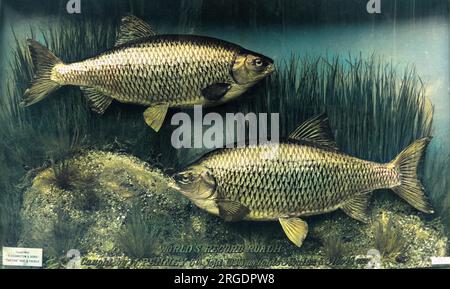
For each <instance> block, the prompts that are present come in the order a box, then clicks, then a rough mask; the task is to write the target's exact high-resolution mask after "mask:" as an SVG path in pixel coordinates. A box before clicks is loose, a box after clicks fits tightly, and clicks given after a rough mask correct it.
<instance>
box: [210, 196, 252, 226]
mask: <svg viewBox="0 0 450 289" xmlns="http://www.w3.org/2000/svg"><path fill="white" fill-rule="evenodd" d="M217 206H218V207H219V216H220V217H221V218H222V219H224V220H225V221H226V222H236V221H240V220H242V219H244V218H245V216H247V214H248V213H249V212H250V210H249V209H248V208H247V207H246V206H244V205H242V204H241V203H239V202H236V201H230V200H218V201H217Z"/></svg>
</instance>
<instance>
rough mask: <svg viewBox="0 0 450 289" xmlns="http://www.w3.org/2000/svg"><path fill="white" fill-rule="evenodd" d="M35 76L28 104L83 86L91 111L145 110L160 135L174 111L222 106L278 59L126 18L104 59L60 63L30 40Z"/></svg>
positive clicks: (25, 101) (27, 93) (26, 99)
mask: <svg viewBox="0 0 450 289" xmlns="http://www.w3.org/2000/svg"><path fill="white" fill-rule="evenodd" d="M29 50H30V54H31V58H32V60H33V64H34V69H35V77H34V80H33V82H32V85H31V87H30V88H29V89H27V90H26V91H25V95H24V98H23V101H22V104H23V105H24V106H29V105H32V104H35V103H37V102H39V101H40V100H42V99H44V98H45V97H47V96H48V95H50V94H51V93H52V92H53V91H55V90H57V89H58V88H60V87H61V86H65V85H75V86H79V87H80V88H81V89H82V90H83V92H84V94H85V96H86V98H87V100H88V103H89V105H90V106H91V108H92V110H94V111H95V112H98V113H100V114H103V113H104V112H105V111H106V109H107V108H108V107H109V105H110V104H111V102H112V100H113V99H114V100H117V101H119V102H123V103H132V104H139V105H144V106H148V109H147V110H146V111H145V112H144V119H145V121H146V123H147V124H148V125H149V126H150V127H152V128H153V129H154V130H156V131H158V130H159V129H160V128H161V126H162V124H163V121H164V119H165V116H166V114H167V111H168V109H169V108H170V107H190V106H193V105H208V106H210V105H219V104H222V103H225V102H227V101H229V100H231V99H234V98H236V97H238V96H240V95H241V94H243V93H244V92H245V91H246V90H248V89H249V88H250V87H252V86H253V85H255V84H256V83H258V82H259V81H261V80H262V79H264V78H265V77H267V76H268V75H270V74H271V73H272V72H273V71H274V65H273V60H272V59H270V58H268V57H266V56H264V55H261V54H259V53H256V52H252V51H249V50H247V49H244V48H242V47H241V46H239V45H236V44H233V43H230V42H226V41H223V40H219V39H215V38H211V37H206V36H195V35H156V34H155V33H154V31H153V30H152V29H151V27H150V26H149V25H148V24H147V23H145V22H144V21H142V20H140V19H138V18H136V17H133V16H127V17H125V18H123V19H122V25H121V27H120V31H119V34H118V39H117V43H116V46H115V47H114V48H112V49H110V50H108V51H106V52H104V53H102V54H100V55H97V56H94V57H92V58H89V59H86V60H83V61H79V62H75V63H69V64H66V63H63V62H62V61H61V60H60V59H58V58H57V57H56V56H55V55H54V54H53V53H52V52H51V51H50V50H48V49H47V48H46V47H44V46H42V45H41V44H39V43H38V42H37V41H35V40H29Z"/></svg>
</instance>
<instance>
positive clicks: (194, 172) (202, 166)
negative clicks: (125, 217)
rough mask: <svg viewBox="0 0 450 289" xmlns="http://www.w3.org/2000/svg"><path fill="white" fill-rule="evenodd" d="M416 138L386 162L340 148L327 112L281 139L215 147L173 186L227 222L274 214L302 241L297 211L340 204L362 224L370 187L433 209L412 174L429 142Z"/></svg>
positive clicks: (323, 209) (319, 211) (297, 241)
mask: <svg viewBox="0 0 450 289" xmlns="http://www.w3.org/2000/svg"><path fill="white" fill-rule="evenodd" d="M429 141H430V139H429V138H423V139H420V140H417V141H416V142H414V143H413V144H411V145H410V146H409V147H408V148H406V149H405V150H404V151H403V152H402V153H400V154H399V155H398V156H397V157H396V158H395V159H394V160H393V161H392V162H390V163H387V164H382V163H375V162H369V161H365V160H361V159H358V158H355V157H352V156H349V155H346V154H343V153H342V152H339V151H338V149H337V147H336V144H335V141H334V140H333V137H332V135H331V130H330V127H329V125H328V119H327V117H326V116H324V115H321V116H318V117H315V118H312V119H311V120H309V121H307V122H305V123H304V124H303V125H301V126H300V127H299V128H298V129H297V130H296V131H294V132H293V133H292V134H291V135H290V138H289V142H286V143H281V144H265V145H260V146H250V147H243V148H233V149H223V150H218V151H214V152H212V153H210V154H208V155H206V156H205V157H204V158H202V159H201V160H200V161H198V162H197V163H195V164H194V165H192V166H190V167H188V169H187V170H185V171H183V172H181V173H179V174H177V175H175V176H174V181H175V182H174V183H173V184H171V186H172V187H173V188H175V189H176V190H178V191H180V192H181V193H182V194H184V195H185V196H186V197H188V198H189V199H190V200H192V201H193V202H194V203H195V204H196V205H197V206H198V207H200V208H202V209H204V210H206V211H208V212H209V213H211V214H214V215H217V216H220V217H222V218H223V219H225V221H240V220H253V221H270V220H278V221H279V222H280V223H281V226H282V228H283V229H284V232H285V233H286V235H287V236H288V238H289V239H290V240H291V241H292V242H293V243H294V244H295V245H297V246H299V247H300V246H301V245H302V243H303V240H304V239H305V237H306V235H307V232H308V225H307V223H306V222H305V221H303V220H302V219H300V218H299V217H302V216H311V215H318V214H324V213H327V212H331V211H334V210H337V209H342V210H343V211H344V212H345V213H347V214H348V215H349V216H350V217H352V218H354V219H357V220H360V221H363V222H366V221H368V217H367V214H366V207H367V206H368V201H369V197H370V193H371V192H372V191H373V190H377V189H383V188H390V189H392V190H393V191H394V192H395V193H396V194H397V195H399V196H400V197H401V198H403V199H404V200H405V201H406V202H408V203H409V204H410V205H412V206H413V207H415V208H416V209H418V210H420V211H422V212H425V213H433V210H432V209H431V207H430V205H429V204H428V201H427V199H426V197H425V194H424V189H423V187H422V185H421V183H420V181H419V179H418V176H417V167H418V165H419V162H420V160H421V159H422V157H423V155H424V151H425V149H426V147H427V145H428V143H429Z"/></svg>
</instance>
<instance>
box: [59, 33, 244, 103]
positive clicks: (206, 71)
mask: <svg viewBox="0 0 450 289" xmlns="http://www.w3.org/2000/svg"><path fill="white" fill-rule="evenodd" d="M239 49H240V47H238V46H232V45H229V44H227V43H225V42H221V41H219V40H215V39H211V41H208V42H206V41H205V40H204V38H200V37H195V36H188V37H187V36H179V35H177V36H174V35H162V36H153V37H151V38H147V39H144V40H141V41H138V42H136V43H130V44H127V45H123V46H119V47H117V48H114V49H112V50H110V51H108V52H106V53H104V54H102V55H100V56H97V57H94V58H91V59H87V60H85V61H81V62H77V63H73V64H66V65H65V64H59V65H56V66H55V68H54V71H55V74H54V75H55V76H54V79H55V80H56V81H58V82H59V83H61V84H72V85H82V86H90V87H94V88H96V89H98V90H99V91H101V92H102V93H104V94H106V95H110V96H111V97H113V98H115V99H117V100H119V101H122V102H133V103H138V104H143V105H148V104H151V103H154V102H155V101H159V102H163V101H167V102H171V103H173V104H182V103H183V104H184V103H185V102H192V103H196V102H200V101H201V100H202V96H201V90H202V89H203V88H205V87H207V86H208V85H211V84H213V83H221V82H223V83H226V82H230V65H231V63H232V61H233V59H234V57H235V55H236V53H238V51H239ZM111 75H114V77H111ZM163 88H164V89H163Z"/></svg>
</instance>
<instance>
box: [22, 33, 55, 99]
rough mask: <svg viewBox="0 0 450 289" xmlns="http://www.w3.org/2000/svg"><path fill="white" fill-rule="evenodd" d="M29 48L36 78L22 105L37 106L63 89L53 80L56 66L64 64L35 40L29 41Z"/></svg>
mask: <svg viewBox="0 0 450 289" xmlns="http://www.w3.org/2000/svg"><path fill="white" fill-rule="evenodd" d="M28 48H29V51H30V55H31V59H32V61H33V66H34V71H35V76H34V78H33V81H32V82H31V86H30V88H28V89H27V90H26V91H25V94H24V96H23V99H22V102H21V105H22V106H30V105H32V104H35V103H37V102H39V101H41V100H43V99H44V98H46V97H47V96H48V95H49V94H50V93H52V92H53V91H55V90H57V89H58V88H60V87H61V84H59V83H58V82H56V81H54V80H52V79H51V76H52V70H53V68H54V67H55V65H57V64H60V63H63V62H62V61H61V60H60V59H59V58H57V57H56V56H55V55H54V54H53V53H52V52H51V51H50V50H49V49H48V48H47V47H45V46H43V45H42V44H40V43H39V42H37V41H36V40H33V39H28Z"/></svg>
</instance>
